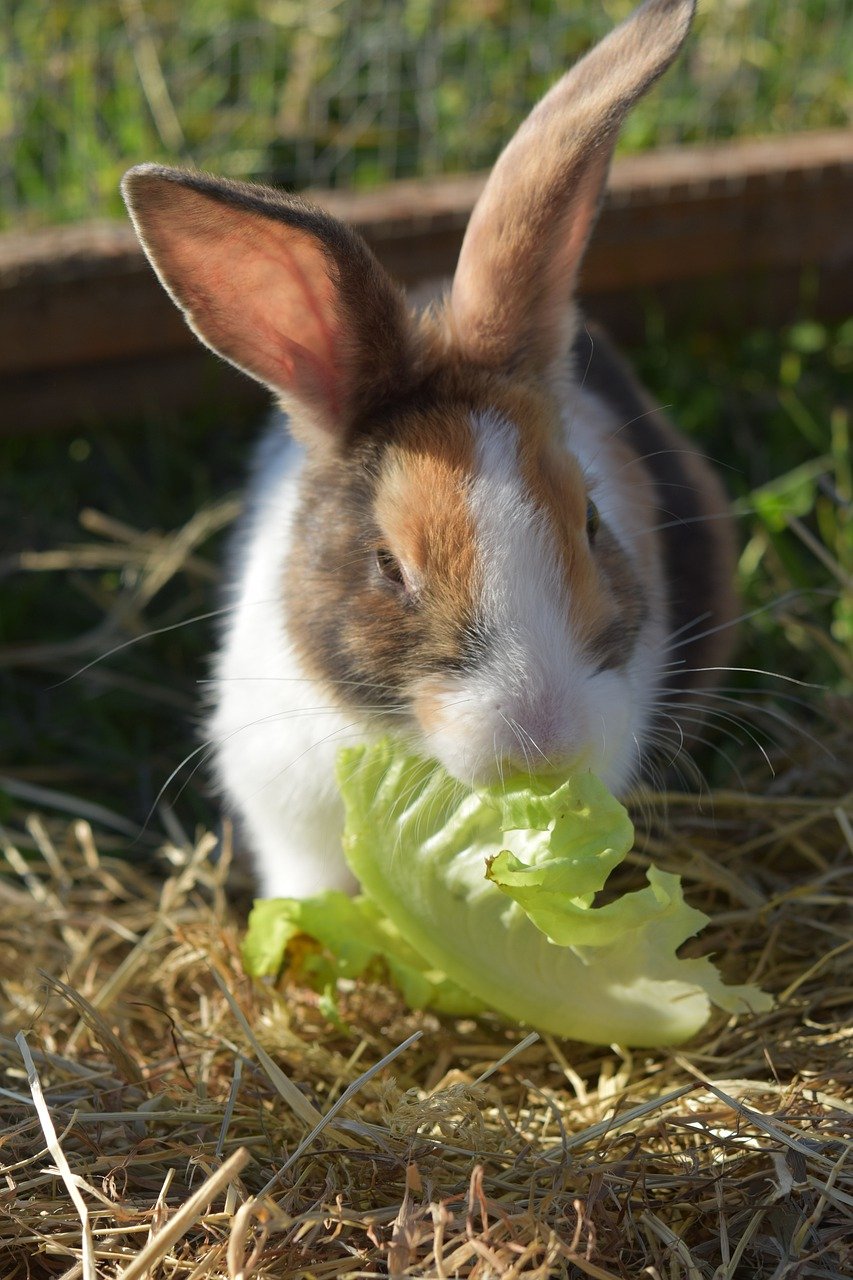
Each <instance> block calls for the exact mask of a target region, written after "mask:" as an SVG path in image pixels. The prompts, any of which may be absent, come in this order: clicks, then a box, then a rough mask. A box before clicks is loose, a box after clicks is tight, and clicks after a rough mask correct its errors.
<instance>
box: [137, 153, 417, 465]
mask: <svg viewBox="0 0 853 1280" xmlns="http://www.w3.org/2000/svg"><path fill="white" fill-rule="evenodd" d="M122 193H123V195H124V198H125V201H126V203H127V206H128V209H129V211H130V215H131V218H132V219H133V222H134V225H135V227H136V231H137V234H138V235H139V238H140V240H141V242H142V246H143V248H144V249H145V252H146V253H147V254H148V257H149V259H150V260H151V263H152V265H153V267H154V269H155V271H156V272H157V274H158V276H159V277H160V280H161V281H162V283H163V284H164V285H165V287H166V289H167V290H168V292H169V293H170V294H171V296H172V298H173V299H174V300H175V302H176V303H177V304H178V306H179V307H180V308H181V310H182V311H183V312H184V314H185V316H186V318H187V321H188V323H189V325H190V327H191V328H192V329H193V330H194V332H195V333H196V334H197V335H198V336H199V337H200V338H201V339H202V341H203V342H205V343H206V344H207V345H208V346H209V347H212V348H213V350H214V351H218V352H219V353H220V355H223V356H225V358H226V359H227V360H230V361H231V362H232V363H233V364H236V365H237V366H238V367H239V368H241V369H243V370H245V371H246V372H247V373H250V374H251V375H252V376H253V377H255V378H257V379H259V380H260V381H261V382H264V383H266V384H267V385H268V386H270V387H271V388H272V389H273V390H274V391H276V392H277V393H278V395H279V397H280V399H281V400H282V402H283V404H284V406H285V408H286V409H288V410H289V411H290V413H291V425H292V428H293V430H294V432H295V434H297V435H298V436H300V437H301V438H302V439H303V440H305V441H306V442H316V441H324V442H336V443H337V442H340V441H342V440H344V439H345V438H346V436H347V433H348V430H349V428H350V427H351V426H352V424H353V423H354V422H355V421H356V420H357V419H358V417H359V416H360V415H362V414H364V413H365V412H367V411H368V410H369V409H370V408H371V407H372V406H373V405H376V404H379V403H381V402H382V401H383V400H384V399H385V398H386V397H387V396H389V395H391V394H392V393H395V392H396V393H399V390H400V387H401V385H402V384H403V382H404V379H405V377H406V372H407V369H408V364H409V359H408V346H409V340H408V333H409V330H408V320H407V317H406V312H405V306H404V303H403V299H402V295H401V293H400V292H399V290H398V289H397V288H396V287H395V286H394V285H393V284H392V282H391V280H390V278H389V277H388V276H387V275H386V273H385V272H384V270H383V269H382V267H381V266H380V265H379V263H378V262H377V261H376V259H375V258H374V256H373V254H372V253H371V251H370V249H368V247H367V245H366V244H365V243H364V241H363V240H362V239H361V237H360V236H359V235H358V234H357V233H356V232H354V231H352V230H350V229H349V228H347V227H345V226H344V225H343V224H342V223H340V222H338V221H336V219H334V218H332V217H330V216H329V215H328V214H325V213H323V212H322V211H321V210H319V209H315V208H313V207H312V206H310V205H308V204H306V203H304V202H303V201H302V200H300V199H298V198H297V197H295V196H288V195H283V194H280V193H279V192H276V191H272V190H270V189H268V188H265V187H261V186H255V185H250V184H246V183H238V182H228V181H223V180H220V179H216V178H209V177H207V176H204V175H199V174H191V173H184V172H182V171H180V170H178V169H169V168H164V167H162V166H159V165H139V166H138V167H137V168H134V169H131V170H130V171H129V172H128V173H127V174H126V175H125V177H124V181H123V182H122Z"/></svg>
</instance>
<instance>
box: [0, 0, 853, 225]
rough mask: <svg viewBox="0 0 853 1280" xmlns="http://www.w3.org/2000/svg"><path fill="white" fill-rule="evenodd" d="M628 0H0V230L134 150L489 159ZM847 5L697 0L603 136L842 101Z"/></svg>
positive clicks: (88, 184) (257, 169)
mask: <svg viewBox="0 0 853 1280" xmlns="http://www.w3.org/2000/svg"><path fill="white" fill-rule="evenodd" d="M632 7H633V0H254V2H252V0H183V3H182V4H180V5H178V4H175V3H174V0H0V11H2V13H3V18H2V21H0V225H5V226H9V225H16V224H17V225H20V224H22V223H23V224H33V223H39V222H45V221H49V220H67V219H73V218H79V217H88V216H95V215H102V214H110V213H116V212H117V211H118V207H119V206H118V195H117V183H118V180H119V177H120V176H121V173H122V171H123V170H124V169H125V168H126V167H127V166H128V165H129V164H132V163H135V162H137V161H140V160H143V159H160V160H167V161H173V162H178V163H181V164H185V165H197V166H199V167H201V168H207V169H211V170H215V171H216V172H219V173H225V174H230V175H232V176H239V177H255V178H263V179H267V180H271V181H274V182H276V183H278V184H281V185H283V186H286V187H289V188H295V189H299V188H304V187H306V186H362V187H364V186H369V185H372V184H376V183H379V182H382V181H385V180H387V179H390V178H395V177H407V176H416V175H424V176H429V175H434V174H439V173H446V172H453V171H461V170H469V169H476V168H482V167H486V166H487V165H488V164H489V163H490V162H491V160H492V159H493V158H494V156H495V155H496V153H497V151H498V150H499V148H500V146H501V144H502V143H503V142H504V141H505V140H506V138H507V137H508V136H509V134H510V133H511V132H512V130H513V128H514V126H515V124H516V123H517V122H518V120H519V119H520V118H521V116H522V115H523V114H524V112H525V111H526V110H527V109H528V107H529V106H530V105H531V104H532V102H533V101H535V99H536V98H537V97H538V96H539V95H540V94H541V93H542V92H543V91H544V89H545V88H546V87H547V86H548V85H549V84H550V83H551V82H552V81H553V80H554V79H555V78H556V77H557V76H558V75H559V74H560V73H561V72H562V71H563V70H564V69H565V68H566V67H567V66H568V65H570V64H571V62H572V61H574V60H575V59H576V58H577V57H578V56H579V55H581V54H582V53H583V52H584V50H585V49H587V48H588V47H589V46H590V45H591V44H592V43H593V42H594V41H595V40H597V39H598V38H599V37H600V36H601V35H603V34H604V32H605V31H606V30H608V29H609V27H610V26H612V25H613V23H614V22H616V21H619V20H620V19H621V18H623V17H624V16H625V15H626V14H627V13H628V12H629V11H630V9H631V8H632ZM851 73H853V0H708V3H707V4H706V5H705V7H704V10H703V12H702V13H701V14H700V16H699V20H698V22H697V29H696V32H695V34H694V36H693V38H692V39H691V41H690V45H689V48H688V50H687V53H686V54H685V56H684V57H683V58H682V59H681V60H680V62H679V63H678V65H677V66H676V67H675V68H673V70H672V71H671V72H670V73H669V75H668V76H667V77H666V79H665V81H664V86H663V87H661V88H658V89H657V90H655V91H654V92H653V94H652V95H651V96H650V97H649V98H648V99H647V100H646V101H644V102H643V103H642V104H641V105H640V107H639V108H638V109H637V110H636V111H635V112H634V113H633V115H632V116H631V118H630V119H629V122H628V124H627V126H626V129H625V134H624V138H623V141H622V144H621V145H622V148H623V150H624V149H627V150H639V149H642V148H645V147H649V146H653V145H656V144H661V143H672V142H680V141H695V140H711V139H722V138H727V137H731V136H733V135H744V134H761V133H768V132H777V133H778V132H780V131H791V130H795V129H802V128H810V127H811V128H815V127H824V126H837V125H844V124H846V123H849V122H850V120H851V116H853V91H852V90H851V82H853V74H851Z"/></svg>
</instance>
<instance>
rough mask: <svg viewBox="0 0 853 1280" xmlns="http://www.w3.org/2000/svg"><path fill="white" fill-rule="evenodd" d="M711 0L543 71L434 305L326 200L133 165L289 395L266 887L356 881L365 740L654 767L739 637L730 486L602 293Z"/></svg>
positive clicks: (272, 496)
mask: <svg viewBox="0 0 853 1280" xmlns="http://www.w3.org/2000/svg"><path fill="white" fill-rule="evenodd" d="M693 8H694V0H648V2H647V3H646V4H644V5H643V6H642V7H641V8H639V9H638V10H636V11H635V13H634V14H633V15H632V16H631V17H630V18H629V19H628V20H627V21H626V22H624V23H623V24H622V25H621V26H619V27H618V28H616V29H615V30H614V31H612V32H611V33H610V35H609V36H608V37H607V38H606V39H605V40H603V41H602V42H601V43H600V44H599V45H598V46H597V47H596V48H594V49H593V50H592V51H591V52H590V53H589V54H588V55H587V56H586V57H584V58H583V59H582V60H581V61H580V62H579V63H578V64H577V65H576V66H575V67H574V68H573V69H572V70H571V71H569V72H568V74H567V75H565V76H564V77H563V78H562V79H561V80H560V81H559V82H558V83H557V84H556V85H555V86H554V87H553V88H552V89H551V91H550V92H549V93H548V94H547V95H546V96H545V98H543V100H542V101H541V102H540V103H539V105H538V106H537V107H536V108H535V110H534V111H533V112H532V114H531V115H530V116H529V117H528V119H527V120H526V121H525V122H524V124H523V125H522V126H521V128H520V129H519V130H518V132H517V133H516V135H515V137H514V138H513V139H512V141H511V142H510V143H509V145H508V147H507V148H506V150H505V151H504V152H503V154H502V156H501V157H500V158H499V160H498V162H497V164H496V165H495V168H494V171H493V172H492V175H491V177H490V179H489V181H488V183H487V185H486V187H485V189H484V191H483V194H482V195H481V197H480V199H479V201H478V203H477V206H476V208H475V210H474V213H473V215H472V217H471V222H470V225H469V227H468V230H467V233H466V236H465V240H464V244H463V247H462V251H461V254H460V258H459V264H458V267H457V270H456V275H455V278H454V280H453V285H452V290H451V292H450V293H449V295H448V297H447V298H446V300H445V301H444V302H443V303H442V304H441V305H440V306H439V307H436V308H433V309H431V310H429V311H427V312H426V313H425V314H423V315H421V316H414V315H410V314H409V312H408V310H407V307H406V304H405V302H404V299H403V297H402V295H401V294H400V292H399V291H398V289H397V288H396V287H395V285H394V284H393V283H392V282H391V280H390V279H389V278H388V276H387V275H386V274H385V272H384V271H383V269H382V268H381V267H380V266H379V264H378V263H377V262H376V260H375V259H374V257H373V255H372V254H371V252H370V251H369V249H368V248H367V247H366V245H365V244H364V242H363V241H362V240H361V239H360V238H359V236H358V235H356V234H355V233H354V232H353V231H351V230H350V229H348V228H347V227H345V226H343V225H341V224H340V223H339V222H336V221H335V220H334V219H332V218H331V217H329V216H328V215H327V214H325V213H323V212H322V211H321V210H319V209H316V208H312V207H311V206H310V205H308V204H306V203H305V202H304V201H302V200H301V199H298V198H296V197H294V196H289V195H283V194H280V193H278V192H276V191H272V190H268V189H266V188H264V187H259V186H253V185H246V184H242V183H236V182H228V181H221V180H218V179H215V178H211V177H207V176H200V175H198V174H194V173H184V172H180V171H177V170H174V169H167V168H161V167H159V166H156V165H142V166H140V167H138V168H135V169H132V170H131V171H130V172H129V173H128V174H127V176H126V178H125V180H124V188H123V189H124V194H125V197H126V200H127V204H128V207H129V209H130V212H131V216H132V218H133V221H134V223H135V225H136V229H137V231H138V233H139V236H140V239H141V241H142V243H143V245H144V247H145V250H146V252H147V254H148V256H149V257H150V259H151V262H152V264H153V265H154V268H155V270H156V271H157V274H158V275H159V277H160V279H161V281H162V282H163V284H164V285H165V287H166V289H167V290H168V291H169V293H170V294H171V296H172V297H173V298H174V300H175V302H176V303H177V304H178V306H180V307H181V308H182V309H183V311H184V312H185V314H186V317H187V320H188V322H189V324H190V325H191V327H192V328H193V330H194V331H195V332H196V333H197V334H198V335H199V337H200V338H201V339H202V340H203V341H204V342H206V343H207V344H208V345H209V346H211V347H213V349H214V350H216V351H218V352H220V353H221V354H222V355H224V356H225V357H226V358H227V359H228V360H230V361H232V362H233V363H234V364H236V365H237V366H239V367H240V368H242V369H244V370H246V371H247V372H248V373H250V374H252V375H253V376H254V377H256V378H258V379H260V380H261V381H262V382H264V383H266V384H267V385H268V386H269V387H270V388H272V390H273V391H274V392H275V394H276V396H277V397H278V400H279V402H280V404H281V405H282V407H283V408H284V410H285V412H286V415H287V425H288V426H289V431H290V435H288V434H287V433H286V432H285V431H284V429H283V427H282V425H281V423H280V422H279V424H278V425H277V427H276V428H275V430H274V432H273V434H272V436H271V437H270V438H268V439H267V440H266V441H265V443H264V445H263V447H262V450H261V452H260V454H259V459H258V465H257V475H256V482H255V486H254V492H253V495H252V498H251V501H250V505H249V511H248V513H247V516H246V517H245V523H244V530H243V535H242V541H241V543H240V554H239V555H238V556H237V557H236V562H235V567H234V580H233V584H232V597H231V599H232V601H233V605H234V608H233V612H232V613H231V615H230V618H229V621H228V623H227V626H226V628H225V631H224V635H223V640H222V646H221V651H220V653H219V655H218V657H217V660H216V666H215V681H214V685H215V708H214V710H213V713H212V716H211V718H210V721H209V729H210V737H211V741H212V744H213V749H214V751H215V756H216V761H217V770H218V775H219V779H220V781H221V784H222V788H223V790H224V792H225V795H226V797H227V800H228V803H229V805H230V806H232V807H233V809H234V810H236V813H237V814H238V815H239V817H240V819H241V820H242V824H243V827H244V830H245V833H246V837H247V840H248V842H249V844H250V846H251V848H252V850H253V852H254V855H255V860H256V869H257V871H258V875H259V880H260V883H261V887H262V889H263V891H264V892H265V893H267V894H282V895H307V894H310V893H313V892H316V891H318V890H320V889H322V888H325V887H332V886H341V887H347V886H349V883H350V881H349V876H348V873H347V870H346V867H345V865H344V863H343V859H342V855H341V842H340V834H341V805H340V801H339V799H338V796H337V791H336V787H335V782H334V772H333V769H334V761H335V756H336V753H337V751H338V748H339V747H340V745H341V744H342V743H345V742H348V741H349V742H351V741H352V740H353V739H358V738H364V737H365V736H368V735H371V734H373V733H375V732H377V731H381V732H391V733H392V734H398V735H402V736H403V737H404V738H405V739H406V740H407V741H408V742H409V743H410V744H411V745H414V746H415V747H416V748H417V749H418V750H420V751H421V752H423V753H425V754H427V755H429V756H430V757H432V758H435V759H437V760H439V761H440V762H441V763H442V764H443V765H444V767H445V768H446V769H447V770H449V772H450V773H451V774H453V775H455V776H456V777H457V778H459V779H460V780H461V781H463V782H465V783H472V782H480V781H485V780H489V779H493V778H496V777H499V776H500V775H501V773H502V771H503V770H506V769H509V768H515V767H522V768H531V769H534V770H535V769H542V770H548V771H549V772H550V771H554V770H557V769H560V770H566V771H568V770H570V769H572V768H577V767H590V768H592V769H593V770H594V771H595V772H596V773H598V774H599V775H600V776H601V777H602V779H603V780H604V782H605V783H606V784H607V785H608V786H609V787H610V788H611V789H613V790H615V791H617V792H621V793H624V792H625V790H626V788H627V787H628V786H629V784H630V783H631V781H632V779H634V778H635V777H636V776H637V774H638V773H639V772H640V770H641V767H642V765H643V762H644V760H645V759H646V758H647V757H648V756H649V755H650V754H653V753H654V750H655V749H656V747H658V746H659V745H660V742H661V740H662V739H666V740H667V741H668V742H669V743H670V745H671V746H672V748H673V750H675V749H677V746H678V740H679V734H678V731H677V728H674V727H673V726H674V725H675V718H677V698H678V695H679V694H681V695H682V696H683V694H684V691H689V690H690V689H691V688H693V689H695V688H696V686H697V685H698V684H701V683H704V682H705V681H706V680H707V669H708V668H712V667H714V666H715V665H717V664H718V663H719V661H720V660H721V657H722V655H723V654H724V652H725V648H726V645H727V641H726V640H725V637H726V634H727V631H728V629H729V628H727V625H726V624H727V623H728V622H729V621H730V620H731V618H732V599H731V581H732V538H731V530H730V528H729V525H728V520H727V519H726V517H725V514H724V513H725V502H724V497H723V494H722V491H721V489H720V487H719V486H718V483H717V481H716V479H715V478H714V476H713V474H712V473H711V471H710V470H709V469H708V467H707V466H706V464H705V463H704V461H703V460H702V459H701V457H700V456H699V455H698V454H697V453H696V452H694V451H693V450H692V449H690V448H689V446H687V445H686V444H685V442H684V441H683V440H682V439H681V438H680V437H679V436H678V435H677V433H676V432H675V430H674V428H673V427H672V426H671V425H670V424H669V423H668V422H667V421H666V420H665V419H664V418H663V417H662V416H661V415H660V414H659V413H657V412H656V411H655V410H654V408H653V406H652V405H651V402H650V401H649V400H648V399H646V397H645V396H644V393H643V392H642V391H641V390H640V389H639V388H638V387H637V385H636V384H635V383H634V382H633V380H632V378H631V375H630V374H629V373H628V372H627V371H626V369H625V368H624V367H623V366H622V364H621V363H620V362H619V360H618V359H617V358H616V357H615V356H614V354H613V353H612V352H611V350H610V349H609V347H608V346H607V344H606V342H605V341H604V339H603V337H601V336H600V335H597V334H596V335H595V336H593V337H591V336H590V333H589V331H588V330H586V329H585V327H584V325H583V323H582V321H581V320H580V319H579V316H578V312H577V310H576V308H575V306H574V304H573V301H572V296H573V291H574V287H575V284H576V280H577V275H578V270H579V267H580V263H581V259H582V257H583V252H584V248H585V246H586V243H587V240H588V238H589V235H590V231H591V229H592V226H593V223H594V221H595V216H596V212H597V210H598V207H599V204H600V201H601V196H602V191H603V189H604V185H605V181H606V176H607V171H608V166H609V163H610V159H611V155H612V152H613V147H614V144H615V141H616V135H617V132H618V129H619V126H620V123H621V121H622V118H623V117H624V115H625V113H626V111H627V110H628V108H629V107H630V106H631V105H632V103H634V102H635V100H636V99H637V98H638V97H639V96H640V95H641V94H642V93H643V92H644V91H645V90H646V89H648V87H649V86H650V85H651V84H652V82H653V81H654V80H656V79H657V77H658V76H659V75H660V74H661V72H663V71H664V70H665V68H666V67H667V66H668V64H669V63H670V62H671V61H672V59H673V58H674V57H675V55H676V53H677V52H678V50H679V48H680V46H681V44H682V42H683V40H684V38H685V36H686V34H687V31H688V28H689V25H690V21H691V18H692V14H693ZM691 637H693V638H691ZM703 669H704V670H703Z"/></svg>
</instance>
